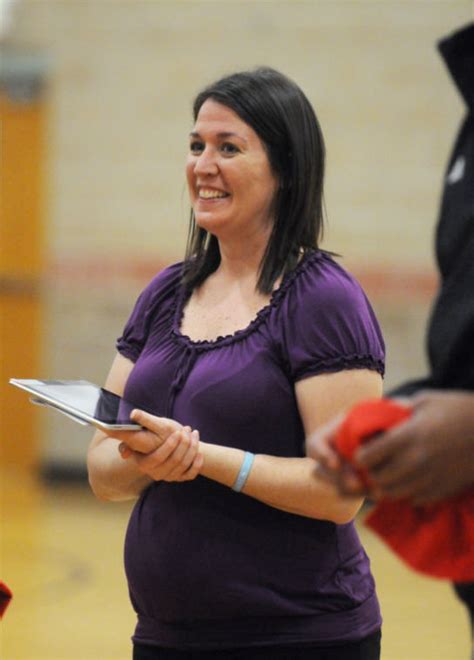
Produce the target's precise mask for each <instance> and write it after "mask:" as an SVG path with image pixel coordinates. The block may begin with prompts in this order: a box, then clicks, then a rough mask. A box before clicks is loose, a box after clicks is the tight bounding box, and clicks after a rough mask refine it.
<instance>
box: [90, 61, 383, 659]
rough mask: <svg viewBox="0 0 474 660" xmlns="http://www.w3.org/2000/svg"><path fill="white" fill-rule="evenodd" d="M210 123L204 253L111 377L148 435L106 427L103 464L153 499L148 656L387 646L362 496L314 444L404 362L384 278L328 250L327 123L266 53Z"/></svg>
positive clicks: (199, 142)
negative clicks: (333, 478) (329, 468)
mask: <svg viewBox="0 0 474 660" xmlns="http://www.w3.org/2000/svg"><path fill="white" fill-rule="evenodd" d="M194 120H195V123H194V127H193V130H192V132H191V135H190V148H189V155H188V160H187V168H186V171H187V180H188V187H189V194H190V198H191V205H192V215H191V228H190V239H189V242H188V250H187V256H186V260H185V262H184V264H176V265H173V266H171V267H169V268H167V269H165V270H164V271H163V272H162V273H160V274H159V275H158V276H157V277H156V278H155V279H154V280H153V281H152V282H151V283H150V284H149V285H148V287H147V288H146V289H145V290H144V292H143V293H142V294H141V296H140V297H139V299H138V301H137V303H136V306H135V309H134V311H133V313H132V315H131V317H130V319H129V321H128V323H127V325H126V327H125V330H124V332H123V335H122V336H121V338H120V339H119V340H118V345H117V346H118V355H117V357H116V358H115V361H114V363H113V365H112V368H111V371H110V374H109V377H108V379H107V383H106V387H107V388H108V389H111V390H113V391H114V392H117V393H118V394H124V395H125V397H126V398H127V399H129V400H130V401H131V402H132V403H133V404H134V405H136V406H137V408H139V409H140V410H137V411H135V412H134V414H133V416H134V419H135V420H136V421H137V422H139V423H140V424H141V425H142V426H143V427H144V430H143V431H139V432H135V433H122V434H116V435H115V437H114V438H108V437H106V436H104V435H103V434H102V433H100V432H99V433H97V434H96V435H95V437H94V439H93V441H92V444H91V448H90V452H89V459H88V462H89V474H90V482H91V486H92V488H93V490H94V492H95V494H96V495H97V496H98V497H99V498H101V499H106V500H120V499H127V498H135V497H138V498H139V499H138V502H137V504H136V506H135V509H134V511H133V513H132V516H131V520H130V524H129V528H128V531H127V537H126V543H125V565H126V572H127V578H128V582H129V588H130V595H131V600H132V603H133V605H134V607H135V609H136V611H137V614H138V625H137V628H136V631H135V635H134V638H133V640H134V658H135V660H145V659H151V658H166V659H168V658H183V659H184V658H193V659H194V658H233V659H237V658H241V659H244V658H245V659H246V660H250V659H254V658H255V659H256V658H271V659H272V660H275V659H278V658H288V659H290V658H291V660H294V659H296V658H301V659H303V658H311V659H312V660H318V659H322V658H324V659H331V660H335V659H337V658H344V660H351V659H352V658H364V660H372V659H376V658H379V647H380V624H381V621H380V613H379V608H378V603H377V598H376V595H375V588H374V583H373V579H372V576H371V574H370V569H369V565H368V559H367V557H366V555H365V553H364V551H363V549H362V547H361V545H360V542H359V539H358V537H357V535H356V532H355V530H354V527H353V523H352V520H353V518H354V516H355V514H356V512H357V510H358V509H359V507H360V505H361V500H357V501H354V500H350V501H347V500H345V499H343V498H341V497H340V496H339V495H338V493H337V492H336V490H335V489H334V488H333V487H331V486H328V485H327V484H326V483H323V482H320V481H318V480H317V479H315V478H314V475H313V471H314V469H313V461H312V460H311V459H309V458H306V457H305V455H304V443H305V437H306V436H309V435H310V434H311V433H312V432H313V431H314V430H315V429H316V428H317V427H318V426H319V425H320V424H322V423H323V422H325V421H326V420H327V419H329V418H330V417H331V416H333V414H334V413H336V412H338V411H340V410H341V409H344V408H346V407H347V406H349V405H351V404H353V403H354V402H355V401H357V400H359V399H364V398H367V397H374V396H380V394H381V374H382V372H383V359H384V355H383V350H384V349H383V340H382V337H381V334H380V330H379V327H378V324H377V321H376V319H375V317H374V315H373V312H372V310H371V308H370V305H369V303H368V301H367V299H366V298H365V295H364V293H363V292H362V291H361V289H360V287H359V285H358V284H357V283H356V282H355V281H354V280H353V278H352V277H351V276H350V275H349V274H348V273H346V272H345V271H344V270H343V269H342V268H341V267H340V266H338V265H337V264H336V263H335V262H334V261H333V260H332V259H331V257H330V256H329V255H328V254H326V253H324V252H322V251H321V250H320V249H319V247H318V245H319V238H320V235H321V232H322V189H323V173H324V144H323V139H322V135H321V131H320V128H319V124H318V121H317V119H316V116H315V114H314V111H313V109H312V107H311V105H310V103H309V102H308V100H307V98H306V97H305V95H304V94H303V92H302V91H301V90H300V89H299V88H298V87H297V85H295V84H294V83H293V82H292V81H290V80H289V79H287V78H286V77H285V76H283V75H281V74H280V73H278V72H276V71H274V70H272V69H266V68H264V69H258V70H256V71H253V72H243V73H237V74H234V75H231V76H227V77H225V78H223V79H221V80H219V81H217V82H216V83H215V84H213V85H211V86H210V87H208V88H206V89H205V90H204V91H203V92H201V93H200V94H199V95H198V96H197V98H196V100H195V103H194ZM144 410H146V411H148V412H144ZM150 413H151V414H150ZM192 429H194V430H192ZM117 440H120V441H121V442H120V443H119V442H117ZM124 459H126V460H124Z"/></svg>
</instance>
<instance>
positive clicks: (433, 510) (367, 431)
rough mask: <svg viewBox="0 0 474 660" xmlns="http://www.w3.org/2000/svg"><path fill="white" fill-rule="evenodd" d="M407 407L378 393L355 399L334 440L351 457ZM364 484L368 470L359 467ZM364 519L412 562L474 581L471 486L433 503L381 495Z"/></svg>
mask: <svg viewBox="0 0 474 660" xmlns="http://www.w3.org/2000/svg"><path fill="white" fill-rule="evenodd" d="M410 415H411V410H410V409H409V408H407V407H405V406H401V405H399V404H398V403H396V402H395V401H391V400H389V399H381V400H379V399H378V400H375V401H366V402H363V403H360V404H358V405H356V406H354V408H352V410H351V411H350V412H349V414H348V415H347V417H346V418H345V420H344V422H343V423H342V425H341V426H340V428H339V430H338V433H337V436H336V439H335V444H336V448H337V450H338V452H339V453H340V454H341V456H343V458H345V459H346V460H347V461H349V462H351V461H352V457H353V454H354V452H355V451H356V450H357V448H358V447H359V446H360V445H361V444H363V443H365V442H367V441H371V440H374V441H376V436H377V434H378V433H381V432H382V431H384V430H386V429H388V428H390V427H392V426H395V425H397V424H400V423H401V422H403V420H405V419H407V418H408V417H409V416H410ZM359 474H360V476H361V478H362V479H363V481H364V482H365V483H366V484H368V483H369V479H368V477H367V474H364V473H362V472H360V471H359ZM364 522H365V524H366V525H367V526H368V527H369V528H370V529H371V530H372V531H373V532H375V533H376V534H377V535H378V536H380V538H381V539H382V540H383V541H384V542H385V543H387V545H388V546H389V547H390V548H391V549H392V550H393V551H394V552H395V553H396V554H397V555H398V557H399V558H400V559H402V560H403V561H404V562H405V563H406V564H408V565H409V566H410V567H411V568H413V569H414V570H416V571H419V572H421V573H424V574H426V575H429V576H430V577H437V578H442V579H447V580H452V581H454V582H464V581H467V582H472V581H474V490H472V489H471V490H470V491H468V492H467V493H463V494H462V495H459V496H457V497H455V498H451V499H449V500H445V501H444V502H440V503H437V504H431V505H426V506H418V507H415V506H413V505H411V504H409V503H408V502H407V501H405V500H397V501H391V500H383V501H381V502H379V503H377V504H376V505H375V506H374V508H373V509H372V511H371V512H370V513H369V515H368V516H367V517H366V519H365V521H364Z"/></svg>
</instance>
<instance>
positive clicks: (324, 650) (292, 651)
mask: <svg viewBox="0 0 474 660" xmlns="http://www.w3.org/2000/svg"><path fill="white" fill-rule="evenodd" d="M379 658H380V631H378V632H376V633H374V634H373V635H370V636H369V637H366V638H365V639H363V640H361V641H359V642H351V643H347V644H338V645H337V646H324V647H321V646H320V647H316V646H305V647H301V646H300V647H298V646H296V647H290V646H286V647H285V646H266V647H257V648H255V647H252V648H247V649H223V650H219V651H178V650H176V649H166V648H158V647H154V646H143V645H141V644H135V646H134V648H133V660H379Z"/></svg>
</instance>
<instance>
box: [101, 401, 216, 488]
mask: <svg viewBox="0 0 474 660" xmlns="http://www.w3.org/2000/svg"><path fill="white" fill-rule="evenodd" d="M131 419H132V421H134V422H136V423H137V424H140V425H141V426H142V427H143V430H140V431H120V432H113V433H111V435H112V437H114V438H116V439H117V440H120V441H121V442H120V445H119V452H120V455H121V457H122V458H123V459H132V460H134V461H135V463H136V465H137V467H138V468H139V469H140V471H141V472H143V474H146V475H148V476H149V477H150V478H151V479H153V480H154V481H161V480H163V481H189V480H192V479H195V478H196V477H197V475H198V474H199V472H200V470H201V467H202V465H203V456H202V454H201V453H200V452H199V432H198V431H197V430H194V431H192V430H191V428H190V427H189V426H182V425H181V424H180V423H179V422H176V421H175V420H173V419H168V418H166V417H157V416H155V415H151V414H149V413H146V412H144V411H142V410H134V411H133V413H132V415H131Z"/></svg>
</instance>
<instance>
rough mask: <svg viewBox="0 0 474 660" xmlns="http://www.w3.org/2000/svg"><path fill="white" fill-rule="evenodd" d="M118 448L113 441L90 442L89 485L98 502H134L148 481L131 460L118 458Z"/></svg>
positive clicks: (110, 439) (88, 461) (88, 458)
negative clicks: (132, 500)
mask: <svg viewBox="0 0 474 660" xmlns="http://www.w3.org/2000/svg"><path fill="white" fill-rule="evenodd" d="M118 445H119V443H118V441H117V440H115V439H113V438H103V439H100V441H94V442H93V443H92V445H91V447H90V449H89V452H88V457H87V467H88V473H89V483H90V486H91V488H92V491H93V493H94V495H95V496H96V497H97V498H98V499H100V500H105V501H115V502H118V501H122V500H130V499H135V498H137V497H138V496H139V495H140V493H141V492H142V491H143V489H144V488H146V487H147V486H148V485H149V484H150V483H151V481H152V480H151V479H150V477H148V476H146V475H144V474H143V473H142V472H140V471H139V470H138V468H137V466H136V463H135V461H134V460H133V459H132V458H131V459H128V460H123V459H122V458H121V456H120V454H119V451H118Z"/></svg>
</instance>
